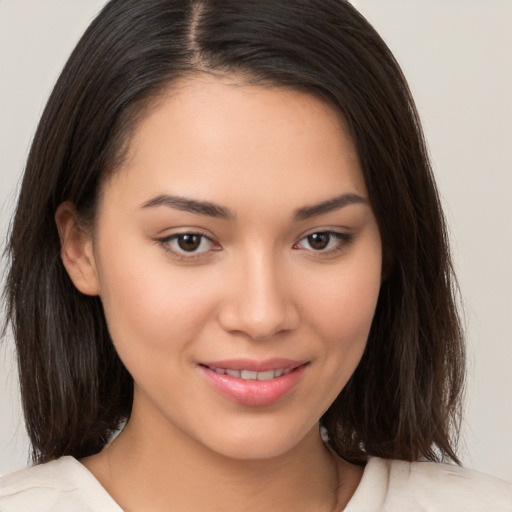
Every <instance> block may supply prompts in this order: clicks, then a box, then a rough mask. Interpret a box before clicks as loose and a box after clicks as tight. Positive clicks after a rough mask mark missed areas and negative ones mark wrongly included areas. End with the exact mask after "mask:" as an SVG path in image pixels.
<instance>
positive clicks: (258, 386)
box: [199, 364, 308, 406]
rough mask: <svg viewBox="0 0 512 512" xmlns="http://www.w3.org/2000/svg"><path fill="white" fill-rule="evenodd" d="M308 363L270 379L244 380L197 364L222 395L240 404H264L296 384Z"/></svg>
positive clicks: (285, 392)
mask: <svg viewBox="0 0 512 512" xmlns="http://www.w3.org/2000/svg"><path fill="white" fill-rule="evenodd" d="M307 366H308V365H307V364H303V365H301V366H299V367H297V368H295V369H293V370H292V371H291V372H290V373H287V374H286V375H282V376H281V377H276V378H275V379H271V380H244V379H238V378H236V377H231V376H230V375H222V374H220V373H216V372H215V371H214V370H212V369H210V368H208V367H206V366H199V369H200V370H201V371H202V373H203V375H204V376H205V377H206V380H207V381H208V383H209V384H210V385H211V386H212V387H213V388H214V389H215V390H216V391H218V392H220V393H221V394H222V395H224V396H226V397H227V398H230V399H231V400H233V401H234V402H237V403H239V404H242V405H250V406H264V405H270V404H273V403H274V402H277V401H278V400H280V399H281V398H283V397H284V396H285V395H287V394H288V393H289V392H290V391H292V389H293V388H294V387H295V386H296V385H297V384H298V382H299V380H300V378H301V377H302V375H303V374H304V371H305V369H306V367H307Z"/></svg>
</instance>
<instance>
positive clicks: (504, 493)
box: [346, 458, 512, 512]
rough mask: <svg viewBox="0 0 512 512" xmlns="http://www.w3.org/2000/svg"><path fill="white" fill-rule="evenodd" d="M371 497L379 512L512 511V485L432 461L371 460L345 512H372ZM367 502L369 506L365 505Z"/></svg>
mask: <svg viewBox="0 0 512 512" xmlns="http://www.w3.org/2000/svg"><path fill="white" fill-rule="evenodd" d="M358 494H359V495H358ZM368 494H371V495H372V498H368ZM373 498H375V499H376V500H377V501H378V502H379V503H378V505H377V507H378V508H375V510H376V511H377V510H378V511H379V512H388V511H389V512H391V511H392V512H402V511H404V512H405V511H407V512H416V511H418V512H420V511H425V510H428V511H431V512H512V484H510V483H508V482H505V481H504V480H500V479H499V478H495V477H492V476H490V475H486V474H483V473H479V472H478V471H473V470H471V469H465V468H461V467H459V466H452V465H448V464H436V463H432V462H405V461H397V460H384V459H379V458H372V459H370V461H369V462H368V464H367V466H366V468H365V472H364V474H363V479H362V480H361V484H360V486H359V488H358V489H357V491H356V494H355V495H354V499H353V503H352V502H351V503H350V505H351V506H352V505H354V507H352V508H350V507H347V509H346V510H347V512H349V511H353V512H359V510H362V511H364V512H367V511H370V510H371V511H373V510H374V508H370V507H373V505H374V504H375V499H373ZM368 499H371V500H372V504H370V503H369V502H368V503H367V504H364V503H365V502H366V501H368ZM359 504H361V505H363V504H364V507H363V508H361V507H360V506H359Z"/></svg>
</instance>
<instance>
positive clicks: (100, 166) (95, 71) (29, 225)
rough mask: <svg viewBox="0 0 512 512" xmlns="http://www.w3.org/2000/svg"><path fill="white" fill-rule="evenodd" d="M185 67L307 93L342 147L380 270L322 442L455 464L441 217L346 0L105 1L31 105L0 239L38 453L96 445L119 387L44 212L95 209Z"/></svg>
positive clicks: (452, 329) (412, 125) (453, 358)
mask: <svg viewBox="0 0 512 512" xmlns="http://www.w3.org/2000/svg"><path fill="white" fill-rule="evenodd" d="M198 72H207V73H213V74H220V75H225V74H233V73H235V74H237V75H238V76H243V77H244V78H245V79H246V80H247V81H248V82H251V83H256V84H264V85H269V86H287V87H293V88H297V89H300V90H303V91H306V92H309V93H310V94H314V95H316V96H318V97H320V98H322V99H323V100H325V101H326V102H328V103H329V104H330V105H331V107H332V108H334V109H336V110H337V111H338V112H339V113H340V114H341V115H342V116H343V118H344V120H345V122H346V124H347V126H348V127H349V130H350V132H351V135H352V137H353V139H354V142H355V144H356V147H357V150H358V154H359V158H360V162H361V165H362V169H363V172H364V177H365V181H366V185H367V189H368V192H369V197H370V201H371V205H372V208H373V211H374V213H375V215H376V218H377V221H378V223H379V228H380V233H381V237H382V241H383V247H384V270H385V278H384V281H383V284H382V287H381V291H380V296H379V301H378V305H377V310H376V313H375V318H374V320H373V324H372V328H371V332H370V336H369V339H368V344H367V348H366V351H365V353H364V355H363V358H362V360H361V363H360V364H359V366H358V368H357V370H356V372H355V373H354V375H353V376H352V378H351V379H350V381H349V383H348V384H347V386H346V387H345V388H344V389H343V391H342V392H341V393H340V395H339V396H338V397H337V399H336V400H335V402H334V403H333V404H332V406H331V407H330V408H329V410H328V411H327V412H326V413H325V415H324V416H323V418H322V419H321V422H322V424H323V425H324V426H325V427H326V428H327V430H328V432H329V435H330V443H331V445H332V447H333V448H334V449H335V450H336V451H337V452H338V453H339V454H340V455H341V456H343V457H345V458H346V459H348V460H351V461H353V462H357V463H364V461H365V460H366V458H367V457H368V456H370V455H374V456H380V457H385V458H399V459H404V460H418V459H420V458H426V459H429V460H443V459H452V460H454V461H456V462H458V460H457V456H456V451H455V449H456V439H457V437H456V435H457V431H458V426H459V421H460V411H461V409H460V400H461V393H462V387H463V379H464V347H463V341H462V334H461V329H460V323H459V319H458V316H457V310H456V304H455V293H454V292H455V288H454V277H453V272H452V267H451V263H450V255H449V250H448V241H447V237H446V228H445V222H444V219H443V215H442V211H441V206H440V203H439V198H438V194H437V191H436V187H435V183H434V180H433V176H432V172H431V168H430V163H429V159H428V156H427V151H426V148H425V142H424V139H423V134H422V130H421V126H420V122H419V119H418V116H417V112H416V109H415V106H414V102H413V100H412V97H411V94H410V92H409V89H408V87H407V83H406V81H405V79H404V77H403V75H402V72H401V70H400V68H399V66H398V64H397V63H396V61H395V59H394V58H393V56H392V54H391V52H390V51H389V49H388V48H387V46H386V45H385V43H384V42H383V41H382V39H381V38H380V37H379V35H378V34H377V33H376V32H375V30H374V29H373V28H372V27H371V25H370V24H369V23H368V22H367V21H366V20H365V19H364V18H363V17H362V16H361V15H360V14H359V13H358V12H357V11H356V10H355V9H354V8H353V7H352V6H351V5H350V4H349V3H348V2H346V1H343V0H296V1H293V2H290V1H286V0H244V1H239V0H208V1H204V0H202V1H193V0H112V1H111V2H109V3H108V4H107V5H106V6H105V7H104V9H103V10H102V11H101V13H100V14H99V15H98V17H97V18H96V19H95V20H94V21H93V23H92V24H91V25H90V27H89V28H88V29H87V31H86V32H85V34H84V35H83V37H82V39H81V40H80V42H79V43H78V45H77V47H76V49H75V50H74V52H73V53H72V55H71V57H70V58H69V60H68V62H67V64H66V66H65V68H64V70H63V72H62V74H61V76H60V78H59V80H58V82H57V84H56V85H55V88H54V90H53V92H52V95H51V97H50V99H49V101H48V104H47V106H46V109H45V111H44V113H43V116H42V118H41V121H40V124H39V127H38V129H37V132H36V135H35V138H34V141H33V144H32V148H31V151H30V154H29V158H28V161H27V165H26V169H25V174H24V177H23V183H22V186H21V192H20V195H19V201H18V205H17V209H16V213H15V217H14V220H13V224H12V229H11V232H10V238H9V241H8V246H7V251H6V254H7V256H8V258H9V270H8V276H7V283H6V288H5V299H6V305H7V315H8V322H9V323H10V325H11V326H12V329H13V332H14V337H15V341H16V346H17V353H18V363H19V372H20V382H21V393H22V402H23V408H24V414H25V420H26V425H27V429H28V433H29V436H30V439H31V442H32V447H33V458H34V460H35V461H37V462H44V461H48V460H51V459H54V458H57V457H59V456H61V455H73V456H75V457H84V456H87V455H91V454H93V453H96V452H98V451H99V450H101V449H102V447H103V446H104V445H105V443H106V442H107V440H108V438H109V436H111V434H112V433H113V432H114V431H115V430H116V429H117V428H118V427H119V425H120V424H121V423H122V422H123V421H124V420H126V419H127V418H128V417H129V415H130V411H131V406H132V398H133V382H132V379H131V376H130V375H129V374H128V372H127V370H126V369H125V368H124V366H123V365H122V363H121V361H120V360H119V358H118V356H117V354H116V352H115V350H114V348H113V345H112V342H111V340H110V336H109V333H108V329H107V326H106V322H105V318H104V315H103V309H102V305H101V301H100V299H99V298H98V297H89V296H85V295H82V294H80V293H79V292H78V291H77V290H76V289H75V287H74V286H73V285H72V283H71V281H70V279H69V277H68V275H67V273H66V271H65V269H64V267H63V264H62V262H61V260H60V243H59V237H58V234H57V230H56V226H55V222H54V215H55V211H56V209H57V207H58V206H59V205H60V204H61V203H62V202H64V201H71V202H72V203H74V205H75V207H76V208H77V211H78V212H79V214H80V215H81V218H82V220H83V222H84V223H93V222H94V214H95V209H96V203H97V199H98V194H99V191H100V188H101V184H102V182H104V180H105V179H106V177H107V176H108V175H109V173H112V172H114V171H115V169H116V167H117V166H118V164H119V161H120V159H122V157H123V149H124V148H125V147H126V145H127V143H129V138H130V134H131V133H132V131H133V129H134V127H135V126H136V124H137V122H138V121H139V120H140V119H141V118H142V116H144V115H145V114H146V112H147V110H148V108H149V106H150V104H151V102H152V100H154V99H156V98H158V97H159V95H160V94H161V93H162V92H163V91H164V90H168V89H169V88H172V86H173V82H175V81H176V80H177V79H178V78H181V77H184V76H189V75H193V74H195V73H198Z"/></svg>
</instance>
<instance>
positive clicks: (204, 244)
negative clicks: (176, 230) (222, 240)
mask: <svg viewBox="0 0 512 512" xmlns="http://www.w3.org/2000/svg"><path fill="white" fill-rule="evenodd" d="M161 242H162V243H163V244H164V245H165V246H166V247H167V248H168V250H170V251H172V252H175V253H178V254H182V255H183V254H186V253H189V254H198V253H203V252H207V251H210V250H212V249H213V247H214V243H213V242H212V241H211V240H210V239H209V238H208V237H207V236H205V235H201V234H198V233H180V234H178V235H172V236H170V237H167V238H165V239H164V240H162V241H161Z"/></svg>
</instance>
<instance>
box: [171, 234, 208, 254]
mask: <svg viewBox="0 0 512 512" xmlns="http://www.w3.org/2000/svg"><path fill="white" fill-rule="evenodd" d="M203 238H204V237H203V236H201V235H193V234H187V235H179V236H178V237H177V240H176V241H177V244H178V247H179V248H180V249H181V250H183V251H186V252H193V251H196V250H197V249H199V247H200V246H201V242H202V240H203Z"/></svg>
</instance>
